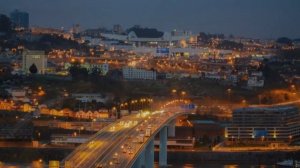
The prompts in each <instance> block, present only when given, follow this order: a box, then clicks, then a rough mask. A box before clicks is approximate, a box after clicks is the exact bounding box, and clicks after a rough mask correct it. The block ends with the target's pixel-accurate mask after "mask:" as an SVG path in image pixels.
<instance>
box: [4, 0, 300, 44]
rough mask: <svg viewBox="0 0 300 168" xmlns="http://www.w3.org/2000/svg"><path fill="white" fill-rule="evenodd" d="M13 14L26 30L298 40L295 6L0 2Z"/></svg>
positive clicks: (191, 1) (262, 1) (244, 1)
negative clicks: (22, 14) (136, 28)
mask: <svg viewBox="0 0 300 168" xmlns="http://www.w3.org/2000/svg"><path fill="white" fill-rule="evenodd" d="M14 9H19V10H23V11H27V12H29V14H30V25H32V26H49V27H57V28H58V27H66V28H69V27H70V26H72V25H73V24H76V23H79V24H80V25H81V27H82V28H97V27H102V26H105V27H108V28H111V27H112V25H113V24H121V25H122V26H123V27H125V28H128V27H130V26H132V25H135V24H138V25H141V26H147V27H156V28H158V29H160V30H165V31H169V30H171V29H179V30H192V31H193V32H199V31H203V32H209V33H224V34H226V35H228V34H234V35H238V36H245V37H258V38H277V37H279V36H287V37H290V38H300V0H0V13H4V14H9V13H10V12H11V11H12V10H14Z"/></svg>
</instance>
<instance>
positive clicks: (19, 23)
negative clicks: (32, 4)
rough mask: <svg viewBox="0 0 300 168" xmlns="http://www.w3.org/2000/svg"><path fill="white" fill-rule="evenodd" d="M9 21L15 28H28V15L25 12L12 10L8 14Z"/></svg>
mask: <svg viewBox="0 0 300 168" xmlns="http://www.w3.org/2000/svg"><path fill="white" fill-rule="evenodd" d="M10 19H11V21H12V22H13V25H14V27H15V28H21V29H28V28H29V14H28V13H27V12H22V11H19V10H14V11H13V12H12V13H10Z"/></svg>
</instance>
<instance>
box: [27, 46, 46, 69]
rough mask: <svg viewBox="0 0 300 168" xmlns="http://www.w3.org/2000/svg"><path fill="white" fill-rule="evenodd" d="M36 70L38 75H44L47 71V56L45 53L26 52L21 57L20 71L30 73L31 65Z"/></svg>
mask: <svg viewBox="0 0 300 168" xmlns="http://www.w3.org/2000/svg"><path fill="white" fill-rule="evenodd" d="M33 64H34V65H35V66H36V68H37V73H38V74H44V73H45V71H46V69H47V56H46V55H45V51H37V50H26V51H24V52H23V56H22V70H23V71H24V72H25V73H30V72H29V68H30V67H31V66H32V65H33Z"/></svg>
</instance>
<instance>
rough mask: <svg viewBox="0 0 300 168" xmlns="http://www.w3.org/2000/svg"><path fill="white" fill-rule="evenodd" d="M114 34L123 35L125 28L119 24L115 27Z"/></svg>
mask: <svg viewBox="0 0 300 168" xmlns="http://www.w3.org/2000/svg"><path fill="white" fill-rule="evenodd" d="M113 32H114V33H116V34H121V33H123V28H122V26H121V25H119V24H116V25H114V26H113Z"/></svg>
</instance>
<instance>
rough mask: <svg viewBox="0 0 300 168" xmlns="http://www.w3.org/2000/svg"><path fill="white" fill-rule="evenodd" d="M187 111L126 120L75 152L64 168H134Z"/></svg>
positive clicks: (170, 109) (158, 112)
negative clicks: (160, 134)
mask: <svg viewBox="0 0 300 168" xmlns="http://www.w3.org/2000/svg"><path fill="white" fill-rule="evenodd" d="M186 111H187V110H185V111H184V110H182V109H181V108H179V107H173V108H168V109H165V110H161V111H154V112H140V113H138V114H132V115H130V116H126V117H123V118H122V119H120V120H117V121H116V122H114V123H112V124H110V125H108V126H106V127H105V128H103V129H102V130H100V131H99V132H98V133H96V134H95V135H94V136H93V137H91V138H90V139H89V140H88V142H86V143H84V144H82V145H80V146H79V147H78V148H76V149H75V150H74V151H73V152H72V153H71V154H70V155H69V156H68V157H67V158H65V160H64V161H63V162H64V164H65V165H64V166H65V168H68V167H72V168H73V167H74V168H77V167H78V168H79V167H85V168H91V167H98V168H100V167H102V168H104V167H114V168H116V167H120V168H125V167H131V166H132V165H133V164H134V161H135V160H136V158H137V157H138V156H139V154H140V153H141V152H142V151H143V149H144V148H145V147H146V145H147V144H148V142H149V141H150V140H152V139H153V138H154V135H155V134H157V133H158V132H159V130H160V129H161V128H162V126H164V125H166V124H167V123H169V122H170V121H171V120H173V119H175V118H176V117H177V116H178V115H182V114H184V113H186ZM150 130H151V131H150ZM146 132H148V133H146ZM149 132H151V133H150V134H149Z"/></svg>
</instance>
